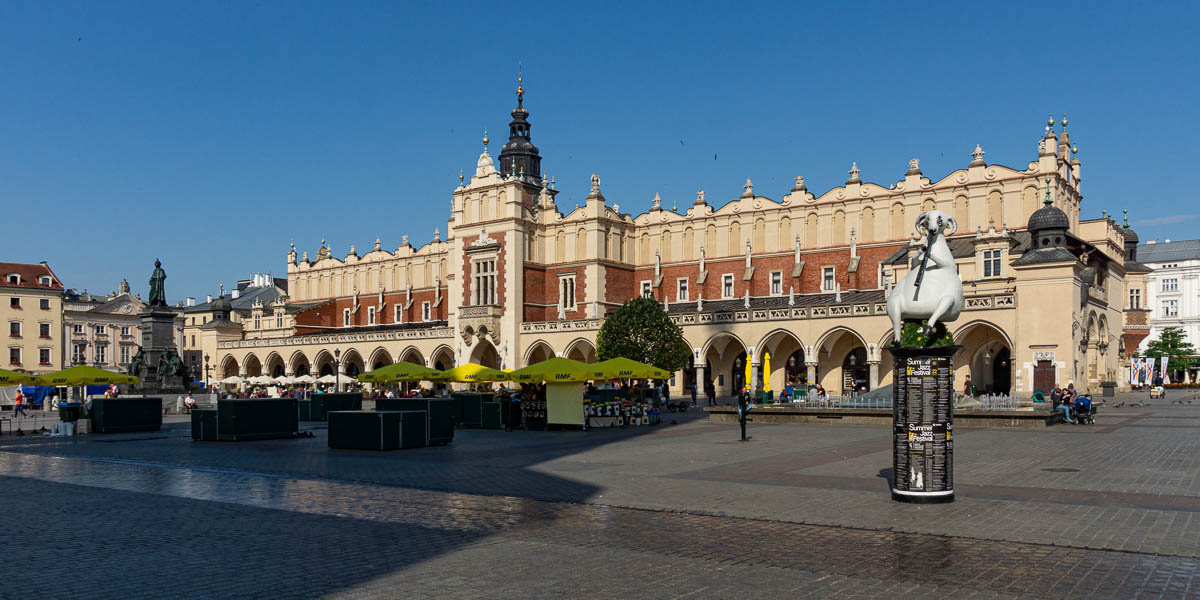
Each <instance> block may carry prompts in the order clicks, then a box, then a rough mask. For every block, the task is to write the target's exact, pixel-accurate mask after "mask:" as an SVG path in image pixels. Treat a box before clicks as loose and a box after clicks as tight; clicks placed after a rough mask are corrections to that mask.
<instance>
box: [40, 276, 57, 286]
mask: <svg viewBox="0 0 1200 600" xmlns="http://www.w3.org/2000/svg"><path fill="white" fill-rule="evenodd" d="M38 283H40V284H42V285H52V284H53V283H54V280H52V279H50V277H49V276H48V275H42V276H41V277H38Z"/></svg>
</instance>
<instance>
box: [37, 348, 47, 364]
mask: <svg viewBox="0 0 1200 600" xmlns="http://www.w3.org/2000/svg"><path fill="white" fill-rule="evenodd" d="M38 364H39V365H43V366H44V365H48V364H50V349H49V348H38Z"/></svg>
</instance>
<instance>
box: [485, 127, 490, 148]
mask: <svg viewBox="0 0 1200 600" xmlns="http://www.w3.org/2000/svg"><path fill="white" fill-rule="evenodd" d="M489 141H491V140H489V139H488V136H487V127H484V128H483V149H484V150H487V145H488V142H489Z"/></svg>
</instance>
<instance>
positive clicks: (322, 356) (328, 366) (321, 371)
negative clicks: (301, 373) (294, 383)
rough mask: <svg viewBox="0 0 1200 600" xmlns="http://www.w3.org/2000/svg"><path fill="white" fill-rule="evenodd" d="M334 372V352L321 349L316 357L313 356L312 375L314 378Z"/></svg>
mask: <svg viewBox="0 0 1200 600" xmlns="http://www.w3.org/2000/svg"><path fill="white" fill-rule="evenodd" d="M332 374H333V353H332V352H330V351H328V350H325V349H324V348H322V349H321V351H320V352H317V355H316V356H315V357H313V362H312V376H313V377H314V378H316V377H323V376H325V375H332Z"/></svg>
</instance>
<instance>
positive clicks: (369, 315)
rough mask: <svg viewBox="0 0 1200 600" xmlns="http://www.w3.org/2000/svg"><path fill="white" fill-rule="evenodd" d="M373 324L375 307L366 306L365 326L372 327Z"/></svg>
mask: <svg viewBox="0 0 1200 600" xmlns="http://www.w3.org/2000/svg"><path fill="white" fill-rule="evenodd" d="M374 324H375V307H374V306H368V307H367V325H374Z"/></svg>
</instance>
